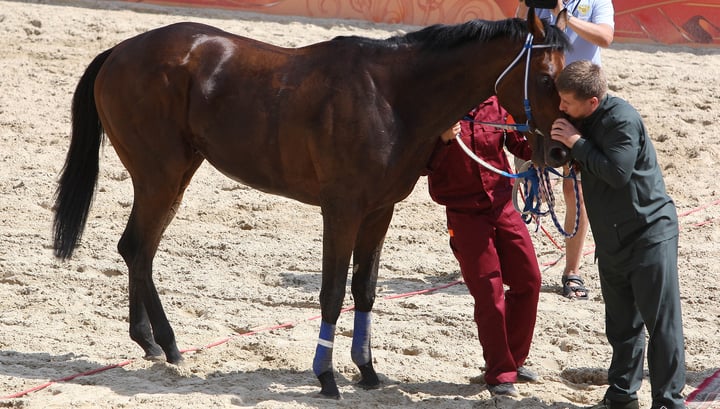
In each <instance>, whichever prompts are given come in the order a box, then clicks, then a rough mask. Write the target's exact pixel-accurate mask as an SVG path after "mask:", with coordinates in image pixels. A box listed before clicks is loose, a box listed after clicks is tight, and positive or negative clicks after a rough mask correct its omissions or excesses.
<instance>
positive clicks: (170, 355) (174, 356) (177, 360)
mask: <svg viewBox="0 0 720 409" xmlns="http://www.w3.org/2000/svg"><path fill="white" fill-rule="evenodd" d="M165 357H166V358H167V361H168V362H169V363H171V364H175V365H180V364H181V363H182V362H183V360H184V359H183V356H182V354H181V353H180V351H178V350H177V348H175V349H174V350H173V351H165Z"/></svg>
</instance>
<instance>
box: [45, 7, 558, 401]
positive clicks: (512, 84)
mask: <svg viewBox="0 0 720 409" xmlns="http://www.w3.org/2000/svg"><path fill="white" fill-rule="evenodd" d="M526 43H527V44H526ZM567 46H568V44H567V40H566V38H565V36H564V34H563V33H562V30H561V29H560V28H559V27H555V26H550V25H548V24H547V23H546V22H544V21H540V20H539V19H537V18H536V17H535V15H534V13H530V17H529V18H528V20H527V21H524V20H519V19H509V20H502V21H495V22H489V21H480V20H475V21H469V22H467V23H464V24H459V25H451V26H445V25H435V26H430V27H427V28H425V29H422V30H420V31H417V32H412V33H409V34H407V35H404V36H396V37H392V38H389V39H386V40H373V39H368V38H360V37H338V38H335V39H333V40H330V41H326V42H321V43H318V44H314V45H310V46H307V47H302V48H297V49H288V48H281V47H276V46H273V45H270V44H265V43H262V42H259V41H255V40H252V39H248V38H243V37H239V36H236V35H233V34H229V33H227V32H224V31H221V30H219V29H217V28H213V27H209V26H206V25H201V24H194V23H180V24H174V25H170V26H167V27H163V28H158V29H155V30H152V31H149V32H146V33H143V34H140V35H138V36H136V37H133V38H130V39H127V40H125V41H123V42H121V43H119V44H118V45H116V46H115V47H113V48H111V49H109V50H106V51H104V52H103V53H101V54H99V55H98V56H97V57H96V58H95V59H94V60H93V61H92V62H91V63H90V65H89V66H88V67H87V69H86V71H85V73H84V74H83V76H82V78H81V79H80V81H79V83H78V85H77V89H76V91H75V94H74V97H73V101H72V139H71V142H70V148H69V151H68V155H67V158H66V162H65V165H64V168H63V171H62V174H61V176H60V180H59V186H58V190H57V193H56V203H55V222H54V249H55V254H56V256H58V257H60V258H63V259H66V258H69V257H70V256H71V255H72V253H73V250H74V248H75V247H76V246H77V244H78V242H79V240H80V238H81V236H82V233H83V230H84V226H85V223H86V219H87V216H88V212H89V209H90V205H91V202H92V199H93V195H94V192H95V187H96V184H97V178H98V165H99V164H98V162H99V160H98V151H99V147H100V146H101V143H102V141H103V137H104V135H105V134H107V137H108V138H109V139H110V141H111V142H112V146H113V148H114V149H115V151H116V152H117V155H118V156H119V158H120V160H121V161H122V163H123V165H124V166H125V167H126V168H127V170H128V172H129V174H130V176H131V178H132V183H133V191H134V203H133V206H132V211H131V213H130V217H129V220H128V222H127V226H126V228H125V231H124V232H123V234H122V237H121V238H120V241H119V243H118V251H119V252H120V254H121V255H122V257H123V259H124V260H125V263H126V264H127V266H128V271H129V272H128V274H129V305H130V316H129V322H130V325H129V327H130V329H129V331H130V337H131V338H132V339H133V340H134V341H135V342H137V343H138V344H139V345H140V346H141V347H142V348H143V350H144V351H145V354H146V357H147V358H158V357H161V356H162V355H163V354H164V355H165V358H166V359H167V361H168V362H170V363H178V362H180V361H181V360H182V355H181V354H180V352H179V350H178V348H177V345H176V341H175V335H174V333H173V330H172V328H171V326H170V323H169V322H168V319H167V317H166V315H165V313H164V311H163V307H162V304H161V301H160V298H159V296H158V292H157V290H156V287H155V285H154V283H153V280H152V264H153V258H154V256H155V253H156V251H157V249H158V245H159V243H160V239H161V237H162V235H163V232H164V231H165V228H166V227H167V226H168V224H169V223H170V221H171V220H172V219H173V217H174V215H175V213H176V211H177V209H178V206H179V205H180V201H181V200H182V197H183V192H184V191H185V188H186V187H187V186H188V184H189V183H190V179H191V178H192V177H193V174H194V173H195V171H196V170H197V169H198V167H199V166H200V164H202V163H203V161H206V160H207V161H208V162H210V164H212V165H213V166H214V167H215V168H217V169H218V170H219V171H221V172H222V173H224V174H225V175H227V176H228V177H230V178H232V179H234V180H236V181H238V182H240V183H243V184H246V185H248V186H252V187H254V188H257V189H259V190H262V191H264V192H267V193H272V194H277V195H282V196H286V197H288V198H292V199H296V200H299V201H301V202H304V203H308V204H311V205H316V206H320V208H321V211H322V217H323V250H322V251H323V262H322V287H321V291H320V297H319V298H320V307H321V311H322V322H321V327H320V338H319V341H318V344H317V349H316V353H315V358H314V361H313V371H314V373H315V374H316V376H317V377H318V379H319V381H320V384H321V388H322V389H321V394H322V395H324V396H328V397H339V391H338V388H337V385H336V382H335V378H334V372H333V371H334V370H333V364H332V350H333V340H334V336H335V324H336V322H337V319H338V316H339V314H340V310H341V307H342V305H343V299H344V297H345V289H346V282H347V278H348V266H349V264H350V259H351V257H352V263H353V264H352V271H353V274H352V285H351V289H352V295H353V297H354V301H355V329H354V333H353V342H352V350H351V355H352V359H353V361H354V362H355V363H356V364H357V365H358V367H359V369H360V372H361V375H362V380H361V381H360V385H361V386H363V387H366V388H374V387H377V386H378V385H379V379H378V376H377V374H376V372H375V370H374V368H373V363H372V354H371V349H370V317H371V315H370V312H371V310H372V307H373V303H374V301H375V286H376V283H377V278H378V265H379V258H380V252H381V249H382V245H383V241H384V238H385V234H386V232H387V229H388V226H389V224H390V219H391V217H392V215H393V209H394V205H395V203H397V202H399V201H401V200H403V199H404V198H405V197H407V196H408V195H409V194H410V193H411V191H412V190H413V187H414V186H415V184H416V182H417V180H418V178H419V177H420V175H421V174H422V172H423V170H424V168H425V165H426V162H427V161H428V159H429V157H430V155H431V153H432V151H433V149H434V148H435V146H436V143H437V141H438V139H439V135H440V134H441V132H442V131H444V130H446V129H448V128H450V127H451V126H452V124H453V123H455V122H456V121H457V120H459V119H460V118H462V117H463V115H464V114H465V113H467V112H468V111H469V110H470V109H471V108H473V107H474V106H476V105H478V104H479V103H480V102H482V101H483V100H485V99H486V98H488V97H490V96H491V95H492V94H494V93H495V92H497V94H498V96H499V98H500V100H501V101H502V103H503V105H504V106H505V107H506V108H507V110H508V111H509V112H510V113H511V114H512V115H513V116H514V118H515V119H516V121H518V122H522V121H526V122H528V124H529V125H530V126H531V129H532V130H533V132H532V133H531V134H530V135H529V137H530V138H531V142H532V143H533V148H534V151H535V157H534V161H535V162H536V163H538V164H550V165H552V166H559V165H560V164H562V163H563V162H564V161H566V159H565V158H566V156H567V155H566V153H567V152H566V151H564V150H563V149H564V147H562V146H558V145H557V143H556V145H555V146H552V145H551V144H550V143H548V142H547V141H546V140H544V138H542V137H541V135H543V134H544V135H549V134H550V127H551V124H552V121H553V120H554V119H555V118H557V117H559V116H560V112H559V110H558V105H559V97H558V95H557V92H556V90H555V88H554V79H555V77H556V76H557V75H558V74H559V71H560V70H561V69H562V67H563V62H564V59H563V51H564V49H565V48H566V47H567ZM523 56H524V57H523ZM526 60H527V65H526ZM526 74H527V75H526ZM496 80H498V83H497V84H496ZM525 96H527V100H528V101H529V105H528V106H529V107H532V118H530V115H528V114H529V111H528V110H527V109H526V108H525V105H527V104H524V103H523V102H524V97H525Z"/></svg>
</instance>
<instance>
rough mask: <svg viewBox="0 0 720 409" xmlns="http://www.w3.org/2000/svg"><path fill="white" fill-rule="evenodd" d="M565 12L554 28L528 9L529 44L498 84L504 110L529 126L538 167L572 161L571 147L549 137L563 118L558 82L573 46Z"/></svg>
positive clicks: (499, 79)
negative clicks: (569, 39)
mask: <svg viewBox="0 0 720 409" xmlns="http://www.w3.org/2000/svg"><path fill="white" fill-rule="evenodd" d="M565 13H566V12H565V11H563V12H561V14H560V15H559V16H558V19H557V20H558V22H557V25H554V26H553V25H550V24H549V23H548V22H547V21H544V20H540V19H539V18H538V17H537V15H536V14H535V11H534V9H533V8H530V9H529V11H528V17H527V25H528V33H529V34H528V37H527V40H526V44H525V45H524V46H523V49H522V50H521V51H520V54H519V55H518V57H517V58H516V60H515V61H514V62H513V63H511V65H510V66H509V67H508V69H507V70H506V72H505V73H504V76H501V77H500V78H498V81H497V82H496V85H495V87H496V93H497V95H498V99H499V100H500V101H501V103H502V105H503V106H504V107H505V109H507V111H508V112H509V113H510V114H511V115H512V116H513V118H514V119H515V121H516V122H518V123H521V122H525V123H526V124H527V127H526V129H524V131H525V135H526V136H527V138H528V141H529V142H530V145H531V147H532V150H533V157H532V161H533V162H534V163H535V164H536V165H538V166H546V165H547V166H551V167H559V166H562V165H564V164H566V163H567V162H568V161H569V160H570V155H569V151H568V148H567V147H566V146H565V145H563V144H562V143H560V142H558V141H554V140H552V139H551V138H550V129H551V128H552V123H553V122H554V121H555V119H557V118H559V117H561V116H562V115H563V114H562V112H561V111H560V107H559V106H560V96H559V95H558V92H557V89H556V88H555V80H556V79H557V77H558V75H560V71H562V69H563V67H564V65H565V55H564V51H565V49H566V48H568V47H569V46H570V45H569V43H568V40H567V37H566V36H565V33H564V29H565V26H566V24H567V18H566V14H565ZM521 101H522V103H521Z"/></svg>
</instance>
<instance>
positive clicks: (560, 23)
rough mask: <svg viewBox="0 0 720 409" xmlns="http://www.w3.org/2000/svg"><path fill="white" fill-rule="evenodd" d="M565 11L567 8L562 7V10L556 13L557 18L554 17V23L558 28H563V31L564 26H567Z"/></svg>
mask: <svg viewBox="0 0 720 409" xmlns="http://www.w3.org/2000/svg"><path fill="white" fill-rule="evenodd" d="M567 13H568V11H567V9H562V11H560V13H558V15H557V18H556V19H555V25H556V26H557V28H559V29H560V30H563V31H565V28H566V27H567V24H568V14H567Z"/></svg>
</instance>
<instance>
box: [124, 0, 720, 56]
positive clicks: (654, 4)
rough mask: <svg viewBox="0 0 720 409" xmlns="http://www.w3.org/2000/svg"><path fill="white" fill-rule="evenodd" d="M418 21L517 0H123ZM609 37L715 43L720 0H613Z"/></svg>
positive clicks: (485, 10)
mask: <svg viewBox="0 0 720 409" xmlns="http://www.w3.org/2000/svg"><path fill="white" fill-rule="evenodd" d="M126 1H132V2H138V3H154V4H165V5H174V6H190V7H210V8H225V9H234V10H245V11H252V12H258V13H267V14H280V15H290V16H306V17H313V18H342V19H355V20H367V21H374V22H382V23H401V24H410V25H418V26H424V25H429V24H434V23H448V24H453V23H460V22H463V21H467V20H469V19H473V18H483V19H487V20H497V19H501V18H506V17H511V16H513V15H514V13H515V7H516V5H517V0H444V1H443V0H363V1H357V0H126ZM613 3H614V5H615V41H619V42H635V43H637V42H657V43H663V44H686V45H692V46H711V47H717V46H720V0H614V2H613Z"/></svg>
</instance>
